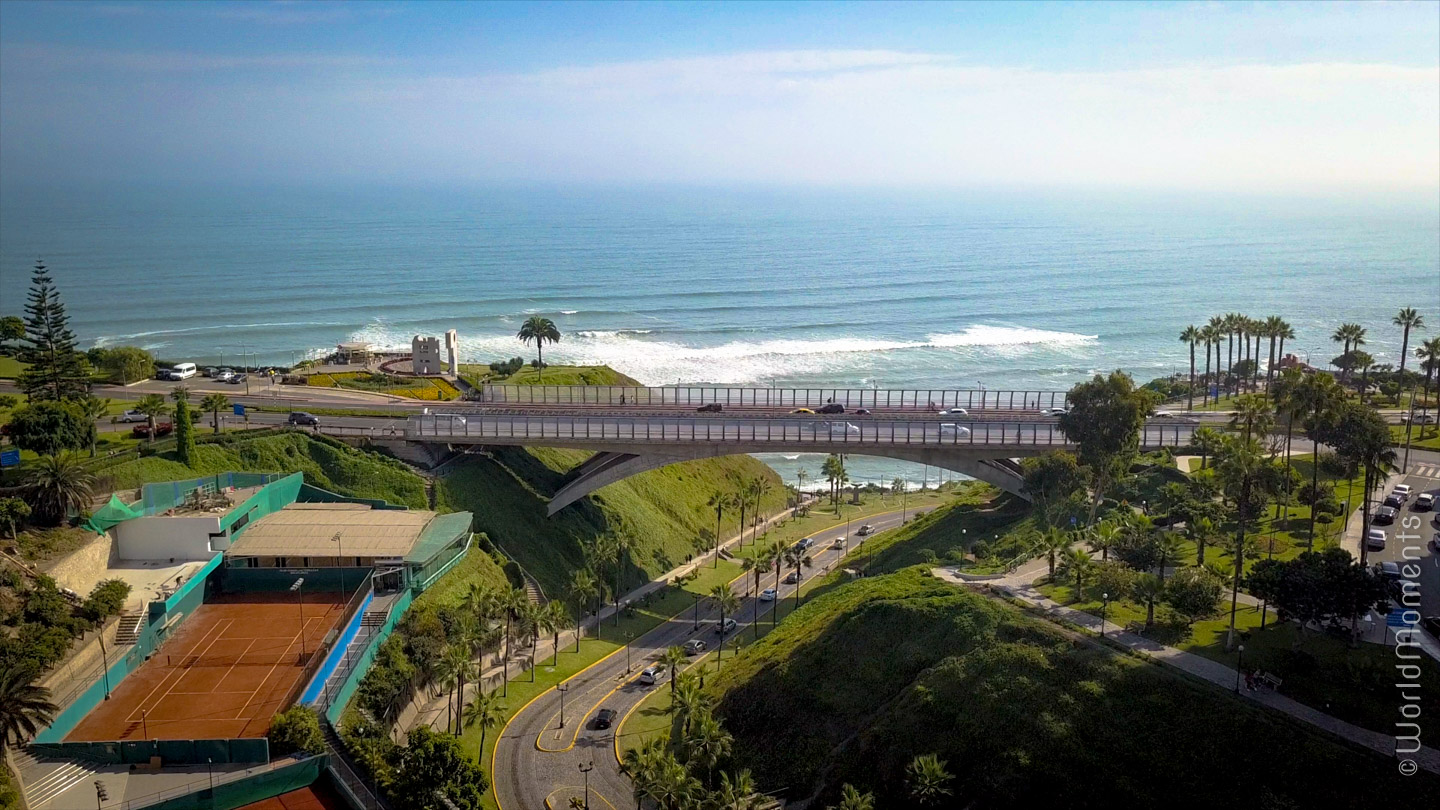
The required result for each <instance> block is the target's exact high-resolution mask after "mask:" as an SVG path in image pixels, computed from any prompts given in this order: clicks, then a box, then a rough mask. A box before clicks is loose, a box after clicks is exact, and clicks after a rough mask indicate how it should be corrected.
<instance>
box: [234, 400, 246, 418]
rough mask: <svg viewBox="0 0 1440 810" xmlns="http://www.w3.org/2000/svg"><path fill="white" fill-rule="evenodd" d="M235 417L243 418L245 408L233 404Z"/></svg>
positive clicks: (238, 404)
mask: <svg viewBox="0 0 1440 810" xmlns="http://www.w3.org/2000/svg"><path fill="white" fill-rule="evenodd" d="M235 415H236V416H244V415H245V406H244V405H241V404H240V403H238V402H237V403H235Z"/></svg>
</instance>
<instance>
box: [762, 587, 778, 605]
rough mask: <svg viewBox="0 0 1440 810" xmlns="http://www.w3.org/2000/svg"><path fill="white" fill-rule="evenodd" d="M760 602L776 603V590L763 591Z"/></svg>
mask: <svg viewBox="0 0 1440 810" xmlns="http://www.w3.org/2000/svg"><path fill="white" fill-rule="evenodd" d="M760 601H761V602H774V601H775V589H774V588H766V589H765V590H763V591H761V592H760Z"/></svg>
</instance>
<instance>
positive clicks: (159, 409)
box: [135, 394, 170, 442]
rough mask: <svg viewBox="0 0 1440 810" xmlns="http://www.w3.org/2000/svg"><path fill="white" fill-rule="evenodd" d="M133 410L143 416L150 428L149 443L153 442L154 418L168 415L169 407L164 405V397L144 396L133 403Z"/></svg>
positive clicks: (156, 395) (157, 395)
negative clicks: (164, 414)
mask: <svg viewBox="0 0 1440 810" xmlns="http://www.w3.org/2000/svg"><path fill="white" fill-rule="evenodd" d="M135 410H137V411H139V412H140V413H143V414H145V420H146V423H147V425H148V426H149V428H150V433H149V439H148V440H149V441H152V442H153V441H155V417H157V416H159V415H160V414H162V413H169V412H170V406H169V405H166V404H165V397H163V396H161V395H160V394H146V395H145V396H143V397H141V398H140V401H139V402H137V403H135Z"/></svg>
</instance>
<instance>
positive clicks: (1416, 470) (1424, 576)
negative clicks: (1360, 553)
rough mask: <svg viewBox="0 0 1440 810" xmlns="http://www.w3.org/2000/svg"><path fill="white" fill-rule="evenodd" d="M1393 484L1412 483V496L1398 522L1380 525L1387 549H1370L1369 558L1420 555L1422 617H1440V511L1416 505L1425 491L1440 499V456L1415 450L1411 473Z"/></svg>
mask: <svg viewBox="0 0 1440 810" xmlns="http://www.w3.org/2000/svg"><path fill="white" fill-rule="evenodd" d="M1402 452H1403V451H1402ZM1391 483H1392V486H1393V485H1394V484H1402V483H1403V484H1409V485H1410V489H1411V493H1410V499H1409V500H1408V501H1406V502H1405V505H1404V506H1403V507H1402V508H1401V509H1400V514H1399V515H1398V516H1397V517H1396V519H1395V522H1394V523H1392V524H1389V525H1386V526H1381V525H1378V524H1376V528H1378V529H1382V530H1384V532H1385V534H1386V535H1387V539H1386V542H1385V548H1384V549H1383V550H1375V549H1371V550H1370V554H1369V560H1370V562H1371V563H1379V562H1387V561H1389V562H1396V563H1400V564H1401V565H1405V564H1406V563H1405V559H1406V555H1407V553H1408V555H1409V556H1410V557H1411V558H1412V559H1414V558H1416V557H1417V556H1418V559H1416V560H1415V561H1416V563H1418V567H1419V569H1420V576H1419V578H1418V579H1416V580H1415V581H1416V582H1418V583H1420V606H1421V607H1420V613H1421V615H1422V616H1440V554H1437V553H1436V551H1435V546H1434V545H1433V544H1432V543H1431V540H1432V539H1433V538H1436V537H1437V536H1440V524H1437V523H1436V522H1435V521H1437V520H1440V510H1437V509H1434V508H1432V509H1429V510H1427V511H1423V512H1422V511H1418V510H1417V509H1416V508H1415V501H1416V496H1418V495H1419V494H1420V493H1422V492H1429V493H1430V494H1432V495H1434V496H1435V497H1436V498H1440V455H1437V454H1433V453H1425V454H1417V453H1414V452H1412V453H1411V456H1410V468H1409V471H1408V472H1407V474H1406V475H1405V476H1404V478H1403V479H1401V478H1400V477H1398V476H1397V477H1395V478H1394V479H1392V482H1391ZM1388 494H1390V493H1389V492H1388V491H1387V492H1383V493H1379V494H1377V496H1376V497H1377V498H1380V499H1383V498H1384V497H1385V496H1386V495H1388ZM1379 506H1380V505H1379V504H1378V503H1377V504H1375V505H1374V507H1373V508H1375V509H1379Z"/></svg>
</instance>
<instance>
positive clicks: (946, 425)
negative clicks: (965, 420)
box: [940, 422, 970, 438]
mask: <svg viewBox="0 0 1440 810" xmlns="http://www.w3.org/2000/svg"><path fill="white" fill-rule="evenodd" d="M947 433H953V434H955V437H956V438H963V437H965V436H969V435H970V428H968V427H965V426H964V425H957V424H955V423H954V422H942V423H941V424H940V435H941V436H944V435H945V434H947Z"/></svg>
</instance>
